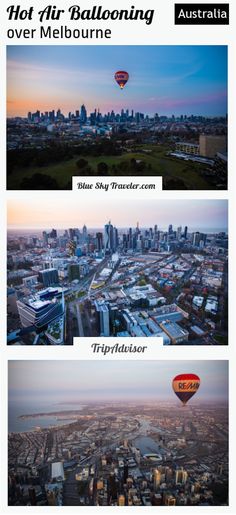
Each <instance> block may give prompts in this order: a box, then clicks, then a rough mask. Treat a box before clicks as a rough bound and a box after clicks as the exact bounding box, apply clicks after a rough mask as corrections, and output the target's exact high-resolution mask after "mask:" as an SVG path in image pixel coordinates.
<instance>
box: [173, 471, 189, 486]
mask: <svg viewBox="0 0 236 515" xmlns="http://www.w3.org/2000/svg"><path fill="white" fill-rule="evenodd" d="M187 479H188V473H187V472H186V470H184V469H183V467H181V468H180V469H177V470H176V473H175V484H176V485H185V484H186V482H187Z"/></svg>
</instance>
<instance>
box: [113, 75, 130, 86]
mask: <svg viewBox="0 0 236 515" xmlns="http://www.w3.org/2000/svg"><path fill="white" fill-rule="evenodd" d="M115 80H116V82H117V84H118V85H119V86H120V89H123V88H124V87H125V85H126V82H127V81H128V80H129V74H128V73H127V72H124V71H118V72H116V73H115Z"/></svg>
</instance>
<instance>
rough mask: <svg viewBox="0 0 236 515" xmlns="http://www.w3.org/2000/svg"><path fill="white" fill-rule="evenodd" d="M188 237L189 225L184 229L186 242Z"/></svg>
mask: <svg viewBox="0 0 236 515" xmlns="http://www.w3.org/2000/svg"><path fill="white" fill-rule="evenodd" d="M187 236H188V227H187V225H185V228H184V238H185V240H187Z"/></svg>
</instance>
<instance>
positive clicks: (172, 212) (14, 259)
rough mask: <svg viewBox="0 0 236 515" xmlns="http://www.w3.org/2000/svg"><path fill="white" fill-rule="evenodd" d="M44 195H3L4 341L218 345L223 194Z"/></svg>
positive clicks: (224, 315)
mask: <svg viewBox="0 0 236 515" xmlns="http://www.w3.org/2000/svg"><path fill="white" fill-rule="evenodd" d="M49 195H50V200H49V199H47V200H46V199H45V202H44V204H43V206H42V201H41V199H38V198H33V197H31V198H27V200H26V199H11V200H10V199H9V200H8V235H7V343H8V345H63V344H66V345H72V344H73V339H74V337H80V338H84V337H99V336H103V337H142V338H144V337H161V338H162V339H163V344H164V345H227V344H228V204H227V200H164V199H161V200H160V199H158V200H157V199H156V200H153V199H149V200H139V199H132V198H131V199H127V200H126V199H123V200H122V208H121V203H120V200H113V199H109V198H106V199H104V200H103V201H101V200H100V199H99V198H97V199H95V200H94V201H93V203H92V204H91V203H88V201H87V198H86V196H84V197H83V198H81V199H80V202H79V203H78V200H77V197H76V195H75V196H74V195H73V196H71V193H70V192H68V193H67V194H66V193H64V194H63V198H62V199H58V198H53V197H52V196H51V194H49ZM68 195H69V196H70V198H69V197H68Z"/></svg>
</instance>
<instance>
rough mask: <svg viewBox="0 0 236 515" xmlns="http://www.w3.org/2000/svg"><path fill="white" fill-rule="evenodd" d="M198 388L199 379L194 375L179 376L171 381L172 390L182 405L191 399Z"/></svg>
mask: <svg viewBox="0 0 236 515" xmlns="http://www.w3.org/2000/svg"><path fill="white" fill-rule="evenodd" d="M199 386H200V378H199V377H198V376H197V375H196V374H179V375H178V376H175V377H174V379H173V381H172V388H173V390H174V392H175V394H176V395H177V397H178V398H179V399H180V400H181V402H182V403H183V405H184V406H185V404H186V403H187V402H188V401H189V399H191V397H192V396H193V395H194V394H195V393H196V392H197V390H198V388H199Z"/></svg>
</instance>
